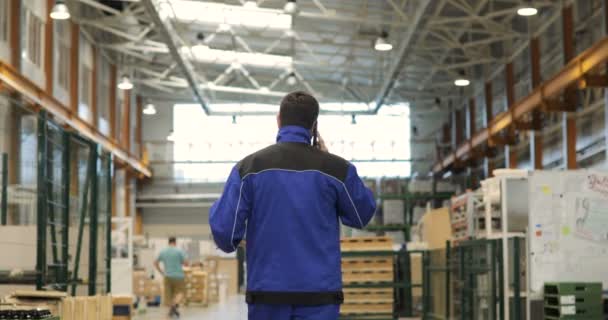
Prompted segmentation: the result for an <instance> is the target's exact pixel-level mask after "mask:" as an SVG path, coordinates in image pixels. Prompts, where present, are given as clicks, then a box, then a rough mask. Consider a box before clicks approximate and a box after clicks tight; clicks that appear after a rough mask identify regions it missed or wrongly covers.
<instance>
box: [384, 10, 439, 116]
mask: <svg viewBox="0 0 608 320" xmlns="http://www.w3.org/2000/svg"><path fill="white" fill-rule="evenodd" d="M430 3H431V1H422V2H419V4H418V7H417V8H416V12H415V13H414V16H413V18H412V21H411V24H410V27H409V28H408V31H407V34H406V35H405V37H403V40H402V41H401V46H400V47H399V50H398V51H397V54H396V59H395V61H394V62H393V64H392V65H391V68H390V69H389V71H388V73H387V77H386V80H385V81H384V83H383V85H382V87H381V89H380V92H379V93H378V95H377V96H376V108H375V110H374V112H375V113H377V112H378V110H380V108H382V106H383V105H384V102H385V100H386V97H387V96H388V94H389V93H390V91H391V90H392V89H393V87H394V86H395V82H396V81H397V78H398V77H399V72H400V71H401V68H402V66H403V64H404V62H405V60H406V58H407V56H408V54H409V52H410V46H411V45H412V42H413V41H412V39H413V38H414V35H415V34H416V31H417V30H418V27H419V25H420V23H421V22H422V17H423V16H424V13H425V12H426V9H427V8H428V6H429V5H430Z"/></svg>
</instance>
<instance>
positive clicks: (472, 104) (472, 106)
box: [467, 98, 477, 139]
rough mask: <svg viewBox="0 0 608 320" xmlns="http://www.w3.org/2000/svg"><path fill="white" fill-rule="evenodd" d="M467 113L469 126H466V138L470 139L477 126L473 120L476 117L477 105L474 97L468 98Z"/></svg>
mask: <svg viewBox="0 0 608 320" xmlns="http://www.w3.org/2000/svg"><path fill="white" fill-rule="evenodd" d="M468 115H469V126H468V128H467V129H468V136H467V138H468V139H471V138H472V137H473V135H474V134H475V131H477V126H476V124H475V120H476V119H477V106H476V105H475V98H471V99H470V100H469V106H468Z"/></svg>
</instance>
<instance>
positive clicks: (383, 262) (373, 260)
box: [342, 257, 393, 271]
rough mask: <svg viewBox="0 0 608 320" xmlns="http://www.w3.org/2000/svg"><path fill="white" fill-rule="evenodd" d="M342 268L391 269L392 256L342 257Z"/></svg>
mask: <svg viewBox="0 0 608 320" xmlns="http://www.w3.org/2000/svg"><path fill="white" fill-rule="evenodd" d="M342 270H343V271H354V270H385V271H393V257H366V258H344V259H342Z"/></svg>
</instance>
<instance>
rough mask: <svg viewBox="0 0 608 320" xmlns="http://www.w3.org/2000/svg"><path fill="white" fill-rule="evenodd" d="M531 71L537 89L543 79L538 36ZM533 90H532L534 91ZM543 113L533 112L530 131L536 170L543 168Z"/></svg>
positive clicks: (532, 158)
mask: <svg viewBox="0 0 608 320" xmlns="http://www.w3.org/2000/svg"><path fill="white" fill-rule="evenodd" d="M530 72H531V77H530V78H531V80H532V81H531V86H532V88H531V89H532V90H534V89H536V88H537V87H538V86H539V85H540V83H541V81H542V78H541V75H540V40H539V39H538V37H536V38H533V39H532V40H530ZM532 90H531V91H532ZM541 117H542V113H541V112H540V111H538V110H535V111H533V112H532V121H533V123H534V127H535V130H533V131H530V132H529V134H530V165H531V166H532V168H533V169H535V170H542V169H543V131H542V126H541V123H540V122H541V121H542V119H541Z"/></svg>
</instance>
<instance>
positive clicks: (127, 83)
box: [118, 75, 133, 90]
mask: <svg viewBox="0 0 608 320" xmlns="http://www.w3.org/2000/svg"><path fill="white" fill-rule="evenodd" d="M118 89H120V90H131V89H133V82H131V79H130V78H129V76H127V75H124V76H122V78H121V79H120V82H119V83H118Z"/></svg>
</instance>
